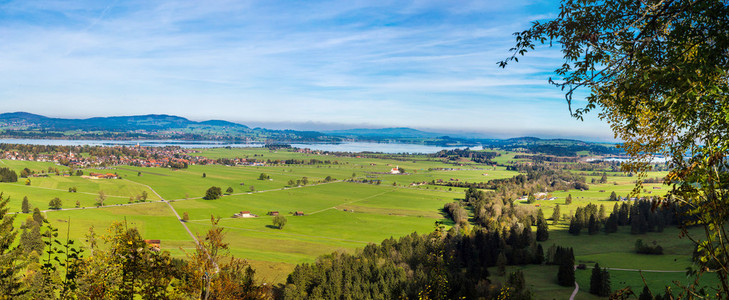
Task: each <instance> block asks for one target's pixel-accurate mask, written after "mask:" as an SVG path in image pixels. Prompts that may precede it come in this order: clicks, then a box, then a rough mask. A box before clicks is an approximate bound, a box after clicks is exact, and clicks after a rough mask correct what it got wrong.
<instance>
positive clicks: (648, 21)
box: [499, 0, 729, 298]
mask: <svg viewBox="0 0 729 300" xmlns="http://www.w3.org/2000/svg"><path fill="white" fill-rule="evenodd" d="M546 43H548V44H549V45H550V46H552V45H556V46H558V47H560V50H561V52H562V54H563V57H564V62H563V63H562V64H561V65H560V66H558V68H557V69H556V70H555V75H556V77H555V78H550V80H549V81H550V83H552V84H554V85H556V86H557V87H559V88H562V89H563V90H564V91H565V98H566V100H567V104H568V107H569V110H570V113H571V114H572V115H573V116H574V117H576V118H578V119H582V118H583V117H584V115H585V114H586V113H588V112H590V111H593V110H598V111H600V113H599V114H598V115H599V116H600V118H602V119H603V120H606V121H607V122H608V124H609V125H610V127H611V128H612V130H613V132H614V133H615V137H616V138H617V139H619V140H622V141H623V143H622V145H621V147H622V148H623V149H624V150H625V151H626V152H627V153H628V154H629V155H631V156H632V157H633V158H634V159H633V160H632V162H630V163H626V164H623V165H622V166H623V170H624V171H629V172H631V173H630V174H632V173H633V172H638V173H641V174H645V172H646V171H648V170H650V168H651V166H650V161H651V159H652V157H653V156H654V155H656V154H661V155H664V156H665V157H668V158H669V163H668V166H669V169H670V171H669V173H668V175H667V176H666V177H665V179H664V180H665V183H667V184H670V185H671V186H672V189H671V191H670V192H669V194H670V195H673V196H674V198H675V199H676V200H675V201H678V202H679V203H680V204H681V205H683V206H684V210H685V211H686V212H687V213H688V214H690V215H691V216H693V218H692V220H691V221H690V223H691V224H686V225H692V224H695V225H703V227H704V233H703V234H701V235H700V236H693V235H692V234H691V232H688V231H684V232H683V234H684V235H685V236H687V237H688V238H690V239H691V240H692V241H694V242H695V243H696V245H697V246H698V247H699V248H700V251H699V253H700V254H699V255H698V256H697V259H696V260H695V264H696V268H694V270H695V272H696V275H700V273H705V272H710V273H715V274H716V275H717V276H718V278H719V284H718V288H717V292H716V293H715V294H714V295H712V296H713V297H717V298H726V297H729V244H727V243H725V242H723V241H726V240H727V239H728V238H729V236H727V231H726V230H725V228H726V225H727V224H726V222H727V220H729V189H727V186H729V175H727V172H728V171H727V170H729V160H728V159H727V158H726V156H727V149H729V130H728V129H729V118H727V115H729V72H728V70H729V55H727V53H729V3H727V1H723V0H701V1H696V0H674V1H635V0H617V1H576V0H563V1H561V5H560V12H559V13H558V14H557V17H556V18H554V19H552V20H548V21H537V22H534V23H533V25H532V26H531V27H530V28H529V29H527V30H525V31H522V32H518V33H516V46H515V47H514V48H512V49H511V51H512V52H513V55H512V56H510V57H508V58H507V59H505V60H504V61H502V62H500V63H499V64H500V65H501V66H502V67H505V66H506V65H507V63H509V62H510V61H517V59H518V56H520V55H525V54H526V53H527V52H529V51H532V50H533V49H535V47H536V46H537V45H538V44H546ZM580 89H585V90H587V91H588V96H587V97H586V104H585V105H584V106H583V107H576V106H574V104H575V103H574V102H573V101H572V100H573V96H574V95H575V92H577V91H578V90H580ZM641 178H642V177H641ZM640 189H641V184H640V180H639V181H638V184H637V186H636V189H635V190H634V192H635V193H638V192H639V191H640Z"/></svg>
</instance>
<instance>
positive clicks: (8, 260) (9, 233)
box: [0, 193, 24, 299]
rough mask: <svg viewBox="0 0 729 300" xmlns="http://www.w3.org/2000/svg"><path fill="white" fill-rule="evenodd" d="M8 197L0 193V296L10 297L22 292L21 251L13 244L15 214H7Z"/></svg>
mask: <svg viewBox="0 0 729 300" xmlns="http://www.w3.org/2000/svg"><path fill="white" fill-rule="evenodd" d="M8 202H9V199H8V198H5V197H3V195H2V193H0V298H3V299H5V298H8V299H12V298H14V297H16V296H19V295H21V294H22V291H21V283H20V277H21V276H20V272H21V270H22V269H23V267H24V266H23V264H22V263H21V262H22V260H21V255H20V254H21V251H20V249H19V248H18V247H17V246H13V244H14V243H13V241H15V237H16V236H17V235H18V231H17V230H16V229H15V227H14V226H13V222H14V221H15V216H16V215H8V210H9V208H8Z"/></svg>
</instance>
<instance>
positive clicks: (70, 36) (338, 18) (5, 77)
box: [0, 0, 608, 136]
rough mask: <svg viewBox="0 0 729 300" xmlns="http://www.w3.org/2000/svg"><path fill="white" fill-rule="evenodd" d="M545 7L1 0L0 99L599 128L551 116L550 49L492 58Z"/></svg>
mask: <svg viewBox="0 0 729 300" xmlns="http://www.w3.org/2000/svg"><path fill="white" fill-rule="evenodd" d="M535 3H536V4H535ZM554 9H555V7H553V4H552V3H541V4H540V3H539V2H534V1H522V0H516V1H503V2H494V1H458V2H443V1H285V2H283V1H281V2H279V1H224V0H220V1H141V0H140V1H118V2H96V1H81V2H67V1H50V0H46V1H9V2H5V3H3V4H0V19H2V20H3V22H1V23H0V103H2V105H3V107H4V108H5V109H6V110H26V111H32V112H36V113H42V114H48V115H63V116H92V115H122V114H141V113H172V114H179V115H183V116H187V117H190V118H196V119H208V118H216V119H229V120H234V121H241V122H244V123H245V122H247V121H251V122H253V121H255V122H292V121H293V122H299V123H307V122H314V123H317V122H318V123H339V124H353V126H355V125H357V124H373V126H377V125H381V126H428V127H431V128H448V129H454V130H457V129H459V128H460V129H468V130H478V129H481V131H485V130H486V131H488V130H492V129H493V130H507V129H508V130H511V132H530V130H531V131H534V132H560V130H562V131H563V132H568V130H565V129H564V128H572V129H571V130H572V131H574V130H575V127H583V128H584V130H583V131H581V132H583V134H584V135H587V134H590V131H595V134H596V135H601V136H603V135H606V134H607V133H608V131H607V129H606V127H605V126H604V125H602V124H600V123H599V121H596V120H592V121H588V122H584V123H580V124H581V125H577V126H575V123H574V122H575V121H574V120H572V119H570V118H569V116H567V117H564V116H563V115H564V111H566V106H565V104H564V103H563V98H562V96H561V94H560V93H559V91H558V90H555V89H554V88H552V87H550V86H548V85H547V83H546V78H547V77H548V74H549V72H551V71H552V70H553V69H554V67H555V66H557V65H558V64H559V61H560V58H561V55H559V53H558V52H556V51H554V50H546V51H540V52H537V53H535V54H534V55H530V56H528V57H526V58H524V59H523V60H521V61H522V62H520V63H519V64H516V65H513V66H510V67H509V68H507V69H499V68H498V67H497V66H496V62H497V61H499V60H501V59H503V58H505V57H506V56H508V52H507V50H508V49H509V48H510V47H511V45H512V44H513V42H514V41H513V37H512V36H511V33H512V32H514V31H518V30H521V29H523V28H525V27H526V26H528V24H529V22H530V21H531V20H533V19H534V18H543V17H545V16H550V14H552V13H553V10H554ZM578 129H579V128H578ZM540 130H541V131H540ZM572 131H570V132H572Z"/></svg>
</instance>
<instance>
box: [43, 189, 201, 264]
mask: <svg viewBox="0 0 729 300" xmlns="http://www.w3.org/2000/svg"><path fill="white" fill-rule="evenodd" d="M45 215H46V218H47V219H48V220H49V221H50V223H51V225H53V226H54V227H56V228H59V235H60V236H63V237H65V234H66V229H67V228H68V226H69V224H70V237H71V238H73V239H75V240H77V241H79V242H80V243H81V245H84V246H87V244H86V242H85V240H86V235H87V234H88V232H89V228H91V227H93V228H94V231H95V232H96V233H97V234H99V235H105V234H108V231H107V230H108V228H109V226H111V225H112V224H113V223H115V222H119V223H125V222H126V223H125V224H126V226H128V227H136V228H137V229H138V230H139V232H140V234H141V235H142V237H143V238H144V239H159V240H161V242H162V243H161V245H162V248H163V249H165V250H170V251H171V252H172V253H173V254H176V255H181V254H182V252H181V250H180V249H179V248H180V247H182V248H187V249H194V243H193V241H192V238H191V237H190V235H189V234H188V233H187V231H185V229H184V228H183V227H182V225H180V222H179V221H178V220H177V218H176V217H175V215H174V214H173V213H172V210H171V209H170V208H169V206H167V204H166V203H161V202H153V203H150V202H147V203H139V204H134V205H125V206H118V207H104V208H85V209H76V210H61V211H49V212H46V213H45ZM69 222H70V223H69Z"/></svg>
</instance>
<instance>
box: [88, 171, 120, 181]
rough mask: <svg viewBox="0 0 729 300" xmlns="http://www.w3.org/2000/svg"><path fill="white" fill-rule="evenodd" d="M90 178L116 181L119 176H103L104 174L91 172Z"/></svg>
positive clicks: (110, 174) (109, 174) (107, 174)
mask: <svg viewBox="0 0 729 300" xmlns="http://www.w3.org/2000/svg"><path fill="white" fill-rule="evenodd" d="M89 178H91V179H116V178H117V176H116V174H112V173H106V174H102V173H94V172H91V173H89Z"/></svg>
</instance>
